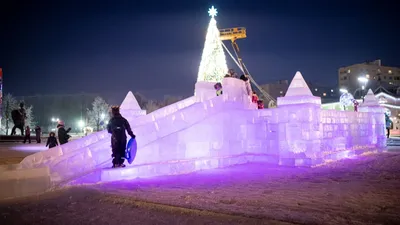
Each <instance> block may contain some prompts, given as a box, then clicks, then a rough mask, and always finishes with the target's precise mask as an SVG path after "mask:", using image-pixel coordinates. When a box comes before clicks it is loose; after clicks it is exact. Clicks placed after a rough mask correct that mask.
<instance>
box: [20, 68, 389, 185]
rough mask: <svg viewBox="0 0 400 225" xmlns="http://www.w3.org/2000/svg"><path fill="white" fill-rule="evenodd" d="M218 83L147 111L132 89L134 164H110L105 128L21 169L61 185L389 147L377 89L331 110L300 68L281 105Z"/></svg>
mask: <svg viewBox="0 0 400 225" xmlns="http://www.w3.org/2000/svg"><path fill="white" fill-rule="evenodd" d="M212 85H213V84H212V83H210V84H207V83H206V82H200V83H197V84H196V90H195V93H196V94H195V96H193V97H190V98H187V99H185V100H182V101H180V102H177V103H175V104H172V105H170V106H167V107H164V108H162V109H159V110H157V111H154V112H153V113H150V114H147V115H142V114H143V111H142V110H141V109H140V107H139V105H138V104H137V102H136V99H134V96H133V95H132V93H128V95H127V97H126V98H125V100H124V102H123V103H122V105H121V110H122V113H123V114H124V116H125V117H127V118H128V120H129V122H130V123H131V125H132V129H133V131H134V133H135V134H136V136H137V141H138V151H137V156H136V159H135V161H134V163H133V164H132V165H128V166H127V167H126V168H121V169H110V166H111V149H110V136H109V134H107V133H106V131H101V132H97V133H94V134H91V135H88V136H87V137H84V138H82V139H79V140H74V141H71V142H70V143H67V144H65V145H62V146H60V147H55V148H52V149H50V150H47V151H43V152H39V153H36V154H33V155H31V156H28V157H26V158H25V159H24V160H23V161H22V162H21V163H20V165H19V166H18V170H20V172H24V173H27V172H28V173H29V171H28V170H31V169H33V168H36V169H39V168H42V170H43V171H47V172H44V173H48V176H49V177H48V178H47V180H46V182H48V185H49V186H50V187H54V186H57V185H63V184H68V183H69V184H74V183H75V184H76V183H92V182H100V181H113V180H122V179H134V178H137V177H152V176H160V175H173V174H184V173H190V172H193V171H197V170H204V169H214V168H222V167H227V166H231V165H236V164H245V163H248V162H267V163H273V164H280V165H289V166H312V165H317V164H321V163H324V162H326V161H330V160H338V159H342V158H348V157H353V156H356V155H358V154H361V153H364V152H366V151H375V152H376V151H381V150H383V149H384V147H385V146H386V136H385V129H384V114H383V112H384V111H383V108H381V107H380V106H379V104H378V102H377V100H376V99H375V97H374V95H373V94H372V93H371V92H369V93H368V95H367V96H366V97H365V102H364V104H362V105H361V106H360V110H359V111H360V112H351V111H335V110H323V109H321V99H320V98H319V97H315V96H313V95H312V93H311V91H310V90H309V88H308V86H307V84H306V82H305V81H304V79H303V77H302V75H301V74H300V72H297V73H296V75H295V77H294V79H293V81H292V82H291V84H290V86H289V89H288V91H287V94H286V96H285V97H281V98H278V107H277V108H272V109H263V110H255V109H253V108H254V107H253V106H252V103H251V102H250V100H249V98H248V96H247V95H246V88H245V86H244V85H245V84H244V82H243V81H241V80H239V79H235V78H224V80H223V90H224V93H223V95H222V96H218V97H216V96H215V91H213V92H212V91H211V87H212ZM47 168H48V169H47ZM21 170H22V171H21Z"/></svg>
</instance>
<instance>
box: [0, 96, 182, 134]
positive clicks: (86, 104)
mask: <svg viewBox="0 0 400 225" xmlns="http://www.w3.org/2000/svg"><path fill="white" fill-rule="evenodd" d="M134 95H135V97H136V100H137V101H138V103H139V105H140V107H141V108H142V109H144V110H146V111H147V113H150V112H152V111H155V110H157V109H159V108H162V107H164V106H167V105H170V104H172V103H175V102H177V101H180V100H182V99H183V97H182V96H171V95H166V96H164V98H163V99H162V100H156V99H149V98H146V97H145V96H144V95H143V94H141V93H139V92H136V93H134ZM2 100H3V101H2V105H1V107H2V110H1V111H2V112H1V113H2V118H1V133H2V134H6V133H7V131H8V133H10V132H9V130H10V129H11V128H12V127H13V126H14V124H13V121H12V118H11V111H12V110H14V109H17V108H18V107H19V106H18V105H19V103H20V102H21V101H23V102H24V103H25V108H26V113H27V120H26V122H25V124H26V126H29V127H31V128H34V126H36V125H39V126H41V127H42V130H43V131H47V130H51V129H52V128H55V126H56V124H55V122H53V121H51V119H52V118H59V119H60V120H63V121H64V122H65V124H66V126H68V127H72V128H73V130H76V131H79V129H80V128H79V127H78V124H77V123H78V121H84V123H85V124H87V125H88V126H91V127H93V128H94V130H101V129H103V128H104V126H105V124H106V121H108V119H109V103H108V102H107V101H106V100H105V99H104V98H102V97H101V96H99V95H96V94H71V95H36V96H21V97H15V96H13V95H11V94H5V95H4V96H3V99H2Z"/></svg>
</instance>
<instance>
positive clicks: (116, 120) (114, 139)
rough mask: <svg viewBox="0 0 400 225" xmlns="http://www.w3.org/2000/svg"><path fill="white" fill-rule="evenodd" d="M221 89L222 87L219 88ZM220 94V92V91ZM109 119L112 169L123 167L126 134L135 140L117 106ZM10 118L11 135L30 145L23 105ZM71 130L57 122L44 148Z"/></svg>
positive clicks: (38, 139)
mask: <svg viewBox="0 0 400 225" xmlns="http://www.w3.org/2000/svg"><path fill="white" fill-rule="evenodd" d="M221 88H222V86H221ZM221 94H222V90H221ZM111 115H112V117H111V119H110V121H109V122H108V125H107V131H108V132H109V133H110V134H111V148H112V155H111V157H112V158H113V160H112V163H113V166H112V167H113V168H118V167H125V165H124V160H125V150H126V147H127V146H126V145H127V140H126V139H127V137H126V132H127V133H128V134H129V136H130V137H131V138H133V139H134V138H135V135H134V134H133V132H132V130H131V127H130V125H129V122H128V120H126V119H125V118H124V117H122V115H121V113H120V111H119V106H113V107H111ZM12 117H13V121H14V127H13V128H12V132H11V135H16V129H17V128H18V129H20V131H21V135H22V136H24V140H23V143H26V142H28V143H31V128H30V127H29V126H25V120H26V119H27V116H26V111H25V108H24V104H23V103H21V104H20V107H19V109H16V110H13V112H12ZM70 131H71V128H68V129H66V128H65V124H64V122H63V121H61V120H60V121H58V124H57V137H58V140H57V137H56V133H55V132H50V133H49V137H48V138H47V142H46V147H49V148H53V147H56V146H58V145H63V144H66V143H68V140H69V139H70V138H71V135H69V132H70ZM35 134H36V142H37V143H41V134H42V129H41V128H40V127H39V126H36V127H35Z"/></svg>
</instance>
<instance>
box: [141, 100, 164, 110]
mask: <svg viewBox="0 0 400 225" xmlns="http://www.w3.org/2000/svg"><path fill="white" fill-rule="evenodd" d="M144 108H145V109H146V112H147V113H151V112H153V111H156V110H157V109H159V108H161V105H160V103H158V102H157V101H153V100H150V101H148V102H147V103H146V105H145V106H144Z"/></svg>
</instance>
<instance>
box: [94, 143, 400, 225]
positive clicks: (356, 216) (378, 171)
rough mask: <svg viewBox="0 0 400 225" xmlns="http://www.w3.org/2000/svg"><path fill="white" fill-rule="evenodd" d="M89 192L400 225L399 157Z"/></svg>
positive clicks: (207, 174) (304, 218)
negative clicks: (399, 213)
mask: <svg viewBox="0 0 400 225" xmlns="http://www.w3.org/2000/svg"><path fill="white" fill-rule="evenodd" d="M397 149H398V148H397ZM89 187H91V188H95V189H97V190H100V191H102V192H106V193H113V194H116V195H119V196H121V195H122V196H129V197H130V198H133V199H136V200H138V201H146V202H155V203H161V204H165V205H172V206H180V207H184V208H192V209H201V210H207V211H216V212H221V213H226V214H234V215H242V216H247V217H252V218H267V219H273V220H277V221H285V222H291V223H295V224H383V223H385V224H399V223H400V216H399V215H398V212H400V204H399V202H400V194H399V192H398V187H400V154H399V152H398V151H397V152H395V153H382V154H374V155H367V156H362V157H359V158H357V159H346V160H341V161H337V162H335V163H331V164H328V165H325V166H321V167H316V168H292V167H282V166H274V165H268V164H246V165H240V166H234V167H229V168H225V169H216V170H208V171H201V172H197V173H193V174H189V175H180V176H173V177H171V176H167V177H161V178H150V179H139V180H135V181H123V182H112V183H105V184H99V185H95V186H89Z"/></svg>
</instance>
